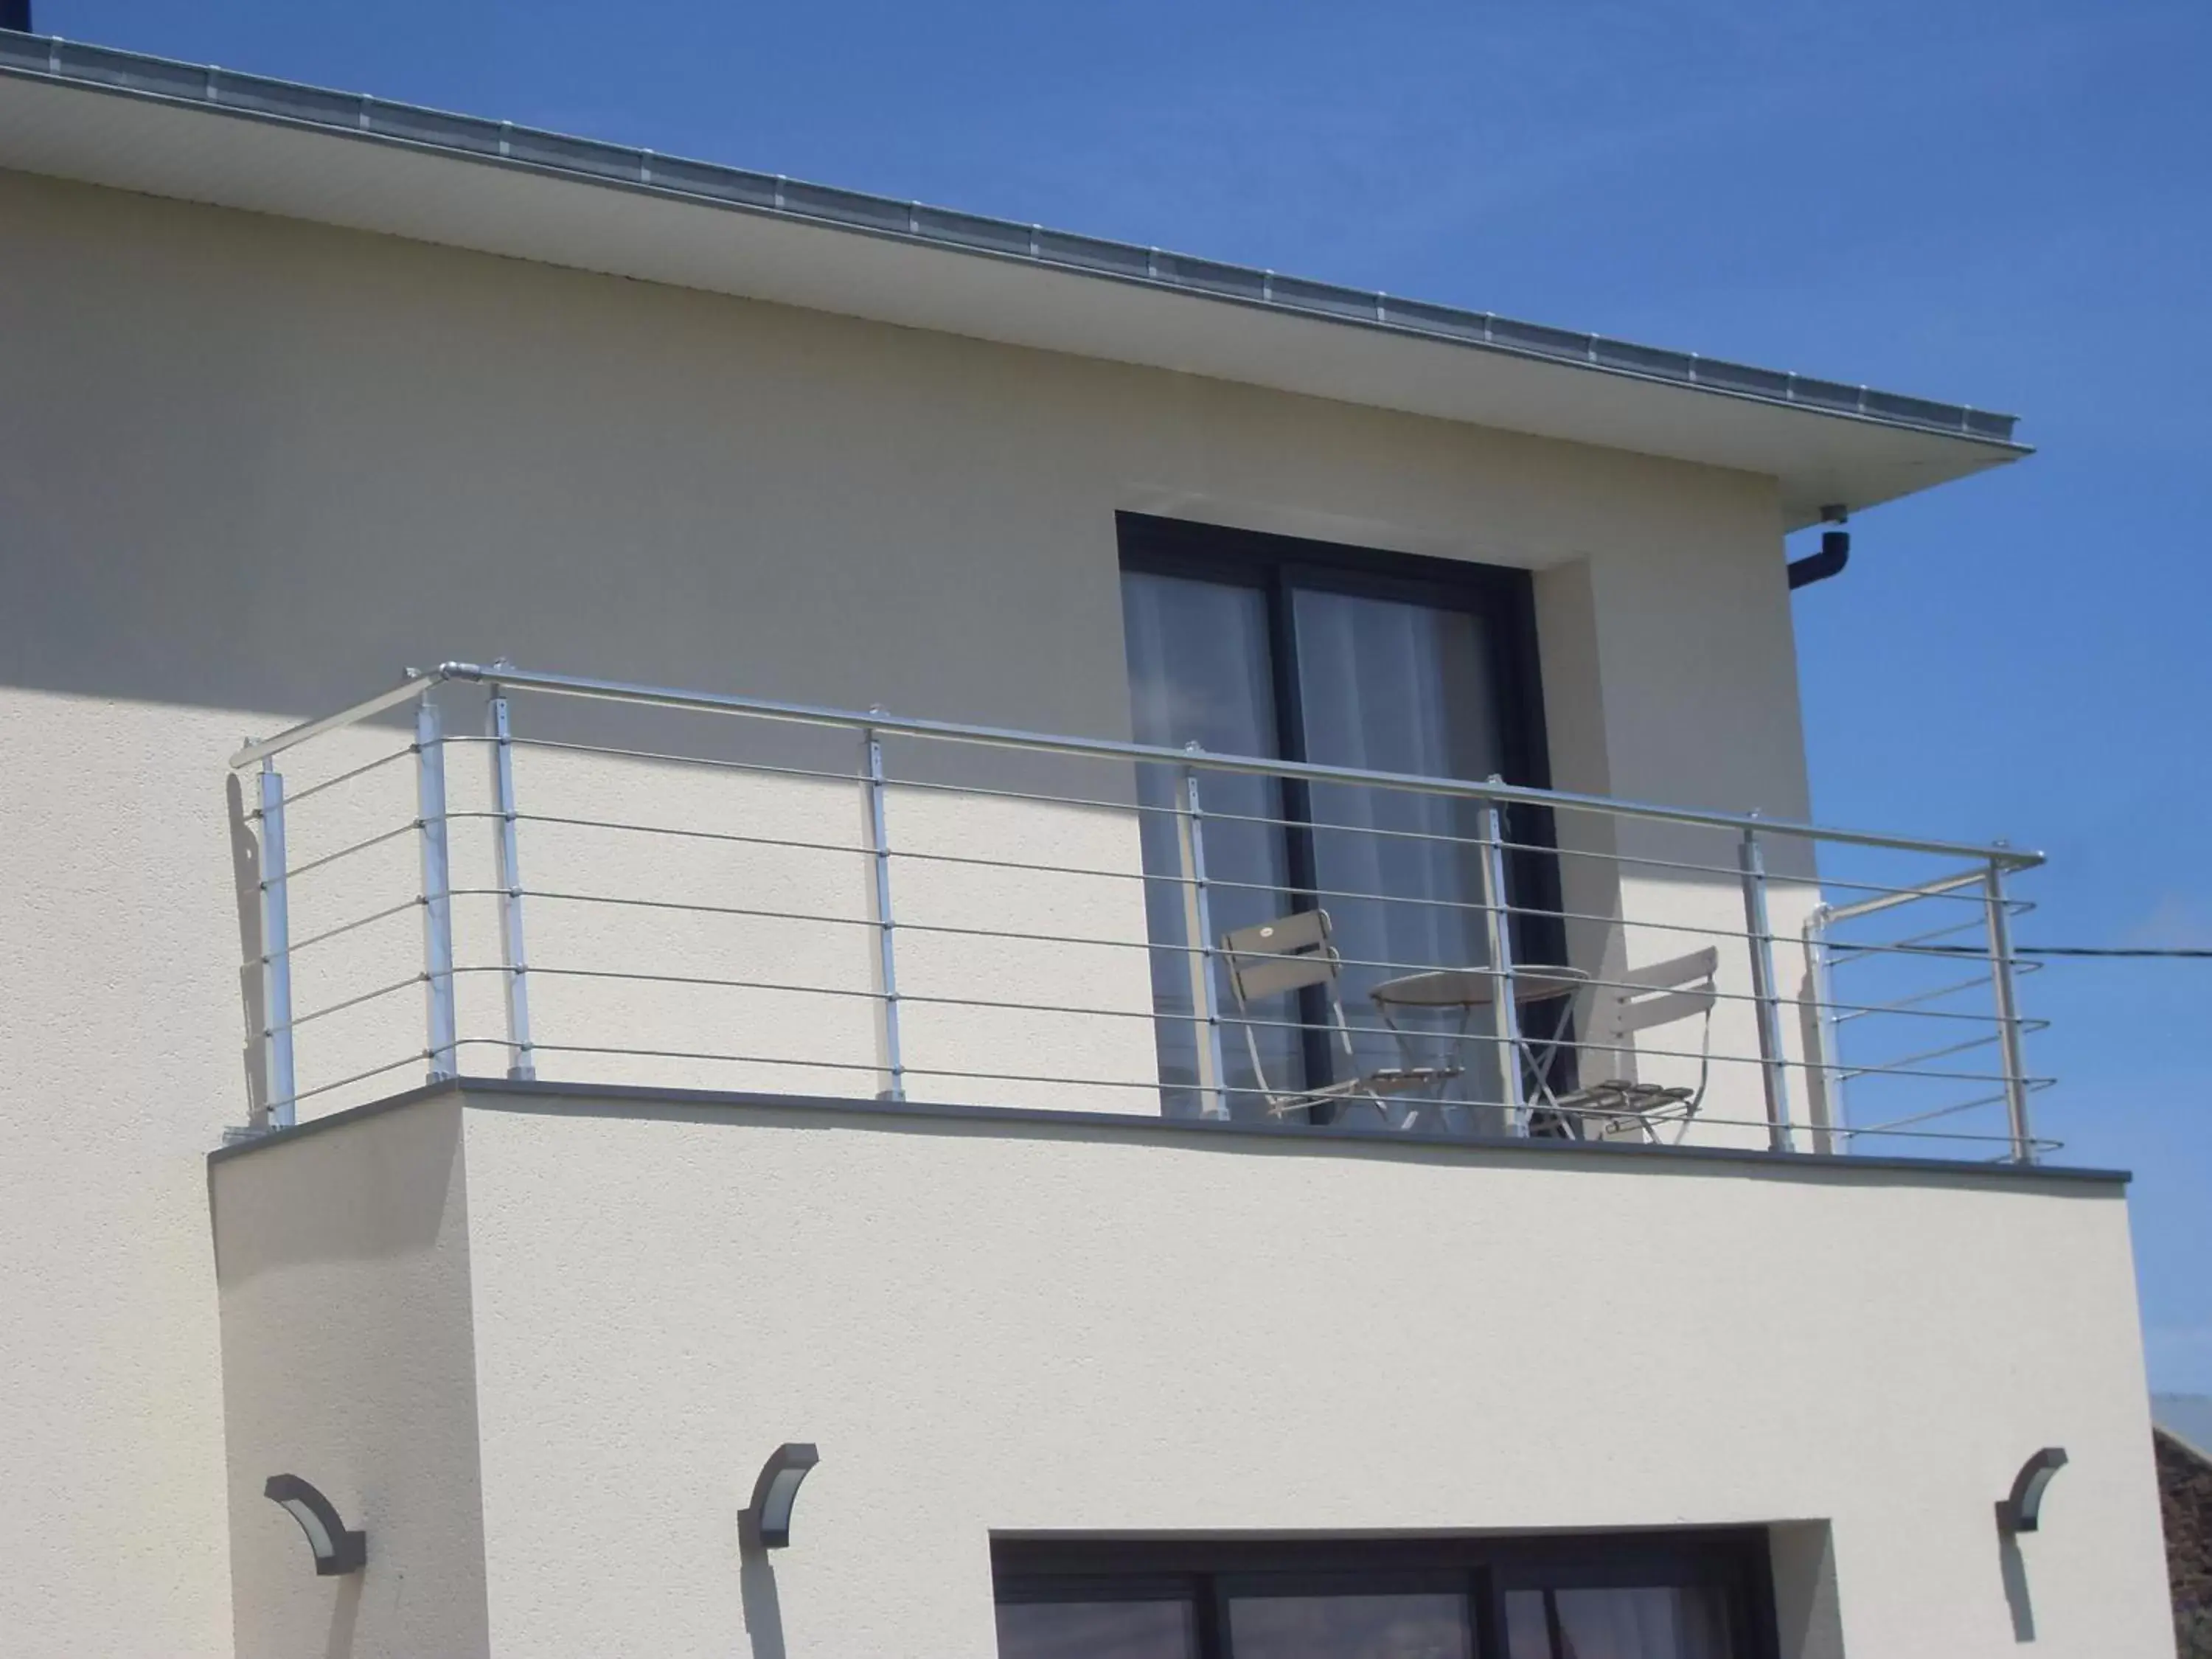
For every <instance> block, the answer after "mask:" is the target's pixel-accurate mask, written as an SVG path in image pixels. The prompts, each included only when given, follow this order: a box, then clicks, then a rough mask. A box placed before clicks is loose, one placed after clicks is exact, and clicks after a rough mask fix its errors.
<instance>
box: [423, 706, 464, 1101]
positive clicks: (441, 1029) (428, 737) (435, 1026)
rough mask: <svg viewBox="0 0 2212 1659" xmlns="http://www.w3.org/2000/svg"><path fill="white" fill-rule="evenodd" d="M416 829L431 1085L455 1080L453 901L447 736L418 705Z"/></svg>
mask: <svg viewBox="0 0 2212 1659" xmlns="http://www.w3.org/2000/svg"><path fill="white" fill-rule="evenodd" d="M415 827H416V841H417V842H418V843H419V844H420V847H421V848H422V1000H423V1036H424V1039H425V1040H424V1044H423V1046H424V1048H425V1049H426V1050H427V1051H428V1054H429V1060H430V1081H431V1082H433V1083H438V1082H441V1081H443V1080H444V1079H447V1078H450V1077H453V1076H454V1075H455V1074H456V1073H457V1071H458V1069H459V1068H458V1067H457V1066H456V1065H455V1063H454V1049H455V1047H456V1043H455V1036H454V1024H453V877H452V866H451V865H450V863H449V862H448V860H447V856H446V734H445V728H444V726H443V723H442V722H441V720H440V718H439V714H438V705H437V704H436V703H435V702H431V701H430V699H429V697H428V696H424V697H423V699H422V702H418V703H416V705H415Z"/></svg>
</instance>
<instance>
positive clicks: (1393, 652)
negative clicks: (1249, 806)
mask: <svg viewBox="0 0 2212 1659" xmlns="http://www.w3.org/2000/svg"><path fill="white" fill-rule="evenodd" d="M1291 605H1292V615H1293V617H1295V619H1296V623H1297V653H1298V683H1299V690H1300V696H1299V700H1298V702H1299V709H1300V712H1301V714H1302V715H1303V719H1304V733H1303V735H1304V740H1305V742H1304V747H1305V756H1306V758H1307V759H1308V760H1310V761H1316V762H1318V763H1322V764H1323V765H1328V766H1352V767H1358V769H1360V770H1362V771H1367V772H1407V773H1415V774H1419V775H1423V776H1426V777H1446V778H1486V777H1488V776H1490V775H1492V773H1495V772H1498V771H1501V770H1502V769H1503V757H1502V748H1503V745H1502V744H1501V742H1500V738H1499V716H1498V706H1497V698H1496V696H1495V692H1494V688H1495V686H1496V684H1497V676H1496V673H1495V671H1494V668H1493V665H1492V662H1491V659H1490V651H1489V645H1488V641H1487V639H1486V629H1484V627H1483V625H1482V623H1481V621H1480V618H1478V617H1474V616H1473V615H1470V614H1469V613H1468V612H1467V611H1455V610H1443V609H1439V608H1438V607H1437V606H1435V605H1415V604H1410V603H1407V602H1406V601H1403V600H1399V599H1370V598H1365V597H1363V596H1360V595H1356V594H1346V593H1336V592H1327V591H1316V590H1313V589H1306V588H1301V589H1297V590H1295V591H1294V592H1293V593H1292V596H1291ZM1311 800H1312V822H1313V824H1314V829H1313V848H1314V871H1315V875H1316V880H1317V884H1318V886H1319V888H1320V892H1319V894H1318V897H1319V899H1320V902H1321V904H1322V908H1324V909H1326V910H1327V911H1328V913H1329V919H1330V921H1331V922H1332V923H1334V931H1335V935H1336V946H1337V949H1338V951H1340V952H1341V953H1342V955H1343V956H1344V958H1345V960H1346V964H1347V965H1346V968H1345V970H1344V996H1345V1002H1346V1006H1347V1007H1352V1008H1364V1007H1366V1006H1368V1003H1367V996H1368V993H1369V992H1370V991H1371V990H1373V989H1374V987H1376V986H1377V985H1380V984H1382V983H1383V981H1385V980H1389V979H1395V978H1397V977H1399V976H1400V975H1406V974H1412V973H1419V972H1421V971H1423V970H1425V969H1431V968H1480V967H1486V966H1488V965H1489V962H1490V947H1489V943H1488V940H1487V939H1486V927H1485V921H1484V916H1483V914H1482V912H1481V911H1480V909H1479V908H1475V907H1477V906H1479V905H1480V904H1481V902H1482V870H1481V864H1480V854H1479V853H1478V852H1477V849H1476V848H1474V847H1473V846H1471V845H1469V844H1468V843H1469V842H1472V841H1473V839H1474V837H1475V836H1478V835H1480V833H1481V829H1482V826H1481V823H1480V820H1479V816H1478V813H1477V810H1476V808H1475V806H1474V804H1473V803H1472V802H1469V801H1465V800H1455V799H1450V798H1449V797H1446V796H1443V795H1423V794H1414V793H1409V792H1407V791H1405V790H1401V789H1364V788H1352V787H1346V786H1344V785H1339V784H1316V785H1315V786H1314V787H1313V788H1312V791H1311ZM1331 826H1336V827H1331ZM1414 1023H1416V1024H1419V1023H1421V1022H1419V1019H1418V1017H1417V1018H1416V1019H1415V1021H1414ZM1352 1024H1353V1025H1354V1026H1355V1027H1356V1028H1358V1029H1356V1030H1355V1032H1354V1034H1353V1037H1352V1044H1353V1051H1354V1053H1353V1063H1355V1064H1356V1065H1357V1066H1358V1068H1359V1069H1360V1071H1362V1072H1363V1073H1366V1072H1375V1071H1379V1070H1382V1069H1383V1068H1384V1067H1386V1066H1397V1065H1401V1064H1403V1063H1404V1062H1405V1060H1407V1059H1412V1060H1416V1061H1429V1062H1431V1063H1435V1062H1438V1061H1445V1060H1449V1061H1450V1062H1453V1063H1455V1064H1458V1065H1461V1066H1465V1067H1466V1068H1467V1076H1466V1077H1465V1078H1464V1079H1462V1081H1461V1084H1460V1085H1459V1086H1458V1087H1456V1088H1455V1090H1453V1091H1451V1092H1452V1093H1454V1094H1455V1095H1457V1096H1458V1097H1461V1099H1462V1100H1473V1101H1495V1100H1498V1099H1501V1098H1503V1084H1502V1079H1500V1076H1499V1073H1498V1062H1497V1054H1496V1050H1495V1048H1494V1046H1493V1045H1492V1044H1490V1043H1486V1042H1458V1041H1456V1040H1454V1039H1453V1038H1451V1037H1449V1036H1447V1035H1446V1033H1448V1032H1452V1031H1455V1030H1456V1023H1455V1022H1451V1021H1448V1020H1437V1021H1434V1022H1431V1024H1434V1025H1436V1026H1437V1027H1440V1028H1442V1029H1441V1030H1436V1031H1434V1032H1432V1033H1431V1034H1429V1035H1427V1036H1425V1037H1424V1038H1423V1039H1422V1040H1421V1041H1420V1042H1417V1043H1416V1044H1414V1045H1413V1046H1414V1047H1415V1048H1417V1049H1419V1050H1420V1051H1421V1052H1418V1053H1415V1054H1410V1055H1409V1054H1406V1053H1405V1052H1404V1048H1403V1045H1402V1044H1401V1041H1400V1040H1399V1039H1396V1038H1394V1037H1392V1036H1390V1035H1389V1033H1387V1032H1384V1031H1381V1030H1375V1029H1373V1028H1374V1027H1376V1025H1377V1024H1379V1022H1377V1021H1376V1019H1375V1018H1372V1017H1371V1015H1370V1016H1369V1017H1367V1018H1358V1019H1354V1020H1353V1021H1352ZM1354 1110H1356V1111H1358V1112H1362V1113H1364V1114H1365V1115H1367V1116H1368V1117H1370V1118H1375V1117H1376V1116H1378V1112H1377V1109H1376V1108H1375V1107H1373V1106H1371V1105H1370V1106H1363V1107H1358V1108H1355V1109H1354ZM1392 1110H1393V1111H1394V1112H1395V1113H1400V1114H1402V1112H1403V1110H1404V1109H1403V1108H1401V1107H1396V1106H1394V1107H1393V1108H1392ZM1445 1121H1446V1126H1447V1127H1453V1128H1457V1129H1462V1130H1464V1129H1467V1128H1469V1127H1476V1128H1480V1129H1485V1130H1488V1131H1490V1132H1492V1133H1495V1132H1497V1131H1498V1130H1500V1129H1502V1128H1503V1127H1504V1125H1503V1124H1502V1123H1500V1122H1486V1123H1480V1124H1470V1123H1469V1122H1468V1109H1467V1108H1466V1107H1465V1106H1463V1105H1455V1106H1451V1107H1449V1108H1448V1109H1447V1110H1446V1113H1445ZM1427 1127H1431V1128H1433V1127H1437V1125H1436V1124H1435V1123H1434V1122H1431V1123H1430V1124H1428V1126H1427Z"/></svg>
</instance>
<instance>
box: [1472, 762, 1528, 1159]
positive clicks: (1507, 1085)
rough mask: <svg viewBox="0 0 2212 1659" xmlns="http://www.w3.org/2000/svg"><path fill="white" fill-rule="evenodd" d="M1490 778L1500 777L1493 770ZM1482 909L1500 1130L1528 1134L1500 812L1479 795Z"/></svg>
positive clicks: (1494, 800)
mask: <svg viewBox="0 0 2212 1659" xmlns="http://www.w3.org/2000/svg"><path fill="white" fill-rule="evenodd" d="M1489 781H1491V782H1492V783H1503V782H1504V781H1505V780H1504V779H1503V778H1501V777H1499V776H1498V775H1497V774H1496V773H1492V775H1491V776H1490V780H1489ZM1481 810H1482V908H1483V923H1484V927H1485V930H1486V935H1487V938H1488V940H1489V945H1490V972H1491V977H1492V990H1491V1012H1492V1019H1493V1021H1494V1034H1495V1036H1496V1037H1497V1042H1495V1043H1494V1044H1493V1045H1492V1046H1493V1047H1494V1048H1496V1049H1497V1051H1498V1076H1499V1079H1500V1086H1501V1087H1502V1088H1503V1089H1504V1097H1505V1098H1504V1105H1505V1130H1506V1133H1508V1134H1526V1133H1528V1096H1527V1091H1525V1090H1524V1089H1523V1088H1522V1085H1521V1055H1522V1047H1521V1005H1520V1004H1519V1003H1518V1002H1516V1000H1514V995H1513V991H1514V978H1513V910H1512V900H1511V895H1510V888H1509V887H1508V885H1507V883H1506V865H1505V814H1504V809H1503V808H1502V807H1501V806H1500V805H1498V798H1497V797H1496V796H1494V795H1485V796H1484V797H1483V798H1482V809H1481Z"/></svg>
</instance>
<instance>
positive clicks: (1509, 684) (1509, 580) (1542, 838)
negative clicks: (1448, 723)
mask: <svg viewBox="0 0 2212 1659" xmlns="http://www.w3.org/2000/svg"><path fill="white" fill-rule="evenodd" d="M1114 526H1115V537H1116V539H1117V541H1118V542H1119V544H1120V548H1121V569H1122V571H1123V573H1124V574H1127V573H1129V572H1139V573H1142V574H1148V575H1158V576H1182V577H1185V578H1188V579H1192V580H1199V581H1210V582H1220V583H1224V584H1228V585H1232V586H1239V587H1244V588H1248V589H1255V590H1257V591H1258V592H1260V593H1261V596H1262V597H1263V599H1265V601H1266V605H1267V654H1268V665H1269V671H1270V674H1271V676H1272V689H1273V693H1274V696H1273V702H1274V713H1275V742H1276V753H1277V754H1278V756H1279V757H1281V758H1282V759H1285V760H1289V761H1301V762H1302V761H1304V759H1305V758H1306V750H1305V711H1304V696H1303V690H1302V687H1301V681H1300V675H1299V671H1298V654H1297V625H1296V619H1295V617H1294V616H1293V615H1292V610H1291V606H1292V602H1293V596H1294V595H1295V593H1296V592H1297V590H1299V589H1300V588H1306V589H1311V590H1316V591H1321V592H1333V593H1342V594H1347V595H1351V596H1353V597H1356V598H1361V599H1395V600H1400V601H1402V602H1405V603H1409V604H1414V605H1431V606H1434V607H1436V608H1437V609H1439V610H1452V611H1462V612H1464V613H1466V614H1467V615H1469V616H1472V617H1475V618H1476V619H1477V620H1478V621H1479V622H1480V623H1482V624H1483V626H1484V629H1485V632H1486V635H1487V636H1488V643H1489V646H1490V661H1491V668H1492V675H1493V679H1492V687H1491V690H1492V697H1493V699H1494V702H1495V706H1496V707H1497V708H1498V710H1499V711H1500V715H1501V718H1500V721H1499V727H1498V748H1499V752H1500V756H1501V765H1500V769H1499V775H1500V776H1501V777H1503V778H1504V780H1505V781H1506V782H1508V783H1510V784H1516V785H1519V786H1521V787H1527V788H1534V789H1548V788H1550V787H1552V767H1551V744H1550V738H1549V736H1548V733H1547V730H1546V727H1545V721H1544V684H1543V665H1542V660H1541V657H1540V655H1539V653H1538V647H1537V629H1536V588H1535V581H1534V577H1533V576H1531V574H1529V573H1528V571H1526V570H1516V569H1512V568H1509V567H1506V566H1503V565H1491V564H1477V563H1474V562H1470V561H1467V560H1462V559H1439V558H1431V557H1429V556H1425V555H1421V554H1416V553H1397V552H1392V551H1389V550H1385V549H1382V548H1370V547H1355V546H1352V545H1350V544H1346V543H1341V542H1323V541H1314V540H1310V539H1309V538H1305V537H1302V536H1281V535H1277V534H1274V533H1273V532H1268V531H1259V530H1240V529H1237V528H1235V527H1233V526H1227V525H1214V524H1205V523H1201V522H1200V521H1199V520H1192V519H1167V518H1160V517H1157V516H1155V515H1153V514H1151V513H1115V515H1114ZM1278 787H1279V799H1280V805H1281V815H1282V817H1284V818H1285V820H1287V821H1288V823H1287V826H1286V828H1285V831H1284V848H1285V883H1286V885H1287V891H1286V894H1285V896H1286V897H1287V898H1288V899H1289V900H1290V903H1291V908H1292V909H1294V910H1295V909H1304V908H1310V907H1311V906H1314V905H1316V904H1318V903H1319V902H1320V899H1319V896H1318V894H1317V891H1316V890H1317V889H1318V888H1319V887H1320V885H1321V882H1320V877H1319V874H1318V871H1317V868H1316V863H1317V861H1316V856H1315V851H1314V840H1313V833H1312V831H1311V829H1308V828H1304V827H1303V826H1305V825H1310V823H1312V822H1313V807H1312V801H1311V798H1310V792H1309V790H1308V789H1307V787H1306V786H1305V785H1304V783H1303V782H1301V781H1298V780H1297V779H1295V778H1286V779H1283V780H1281V781H1279V786H1278ZM1504 828H1505V837H1506V839H1507V840H1508V841H1509V842H1512V843H1514V848H1513V850H1511V851H1510V852H1509V853H1508V854H1506V872H1505V880H1506V887H1507V890H1508V893H1509V896H1510V902H1512V903H1513V904H1514V905H1515V907H1516V914H1514V915H1512V916H1510V918H1508V925H1509V927H1510V928H1511V930H1512V931H1511V939H1512V945H1513V959H1514V960H1515V961H1516V962H1539V963H1553V962H1556V963H1564V962H1565V961H1566V960H1567V954H1566V949H1567V939H1566V923H1565V918H1564V917H1563V916H1562V915H1560V912H1561V911H1562V910H1563V909H1564V908H1565V905H1564V903H1563V902H1562V899H1561V887H1560V880H1559V855H1558V854H1557V852H1556V851H1555V850H1553V849H1555V848H1557V847H1558V845H1559V842H1558V838H1557V829H1556V827H1555V824H1554V822H1553V814H1552V812H1551V811H1550V810H1549V809H1548V808H1545V807H1534V806H1529V805H1524V804H1518V803H1516V804H1511V805H1508V806H1507V807H1506V809H1505V811H1504ZM1319 999H1320V993H1319V991H1318V990H1309V991H1307V992H1305V993H1304V994H1302V996H1301V999H1300V1000H1301V1003H1302V1005H1304V1006H1303V1007H1302V1011H1301V1012H1300V1015H1299V1021H1300V1024H1301V1026H1302V1028H1303V1037H1302V1046H1303V1048H1304V1064H1305V1073H1306V1076H1307V1078H1308V1079H1309V1080H1310V1081H1317V1080H1320V1079H1328V1078H1330V1077H1332V1076H1334V1066H1335V1057H1334V1054H1332V1052H1331V1050H1330V1046H1329V1041H1328V1029H1327V1027H1328V1012H1327V1011H1326V1009H1325V1008H1323V1007H1322V1004H1321V1002H1320V1000H1319ZM1572 1035H1573V1034H1572V1033H1571V1032H1569V1033H1567V1036H1569V1038H1570V1039H1571V1037H1572ZM1574 1052H1575V1051H1574V1048H1573V1046H1572V1043H1571V1041H1569V1042H1563V1043H1561V1044H1559V1046H1558V1048H1555V1049H1554V1050H1553V1073H1554V1075H1553V1078H1552V1079H1551V1080H1552V1082H1553V1086H1555V1087H1557V1088H1561V1089H1568V1088H1571V1087H1573V1086H1574V1081H1575V1079H1574V1078H1573V1076H1572V1066H1573V1056H1574ZM1316 1121H1319V1119H1318V1117H1317V1119H1316Z"/></svg>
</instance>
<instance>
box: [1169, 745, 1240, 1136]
mask: <svg viewBox="0 0 2212 1659" xmlns="http://www.w3.org/2000/svg"><path fill="white" fill-rule="evenodd" d="M1191 746H1192V747H1193V748H1196V747H1197V745H1196V744H1192V745H1191ZM1180 793H1181V794H1182V801H1181V802H1180V804H1179V807H1180V810H1178V811H1177V812H1176V846H1177V849H1178V851H1179V852H1180V853H1181V854H1182V895H1183V899H1182V911H1183V935H1184V939H1185V941H1186V943H1187V944H1188V946H1189V948H1188V950H1187V951H1185V952H1184V958H1183V959H1184V961H1185V962H1186V963H1188V968H1189V973H1190V1018H1191V1030H1192V1034H1193V1035H1194V1036H1195V1037H1196V1039H1197V1044H1198V1093H1199V1110H1200V1113H1201V1114H1202V1115H1205V1116H1206V1117H1211V1118H1226V1117H1228V1116H1229V1115H1230V1113H1229V1088H1228V1085H1229V1072H1228V1067H1227V1066H1226V1064H1225V1062H1224V1060H1223V1058H1222V1052H1221V1007H1220V1003H1219V1000H1218V993H1217V992H1216V990H1215V988H1214V980H1213V958H1214V951H1215V946H1214V939H1213V906H1212V899H1211V897H1210V896H1209V894H1208V891H1207V886H1206V812H1205V808H1204V806H1203V805H1202V804H1201V803H1200V799H1199V789H1198V772H1197V769H1195V768H1194V767H1185V768H1184V769H1183V773H1182V790H1181V792H1180Z"/></svg>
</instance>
